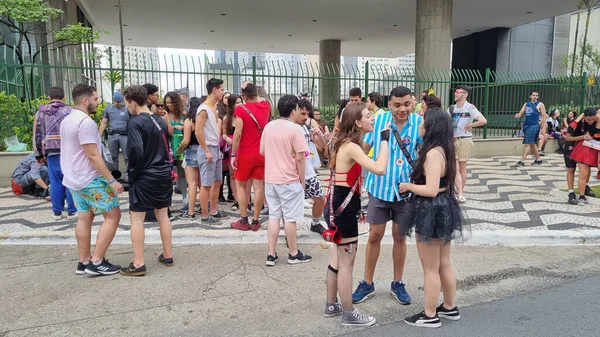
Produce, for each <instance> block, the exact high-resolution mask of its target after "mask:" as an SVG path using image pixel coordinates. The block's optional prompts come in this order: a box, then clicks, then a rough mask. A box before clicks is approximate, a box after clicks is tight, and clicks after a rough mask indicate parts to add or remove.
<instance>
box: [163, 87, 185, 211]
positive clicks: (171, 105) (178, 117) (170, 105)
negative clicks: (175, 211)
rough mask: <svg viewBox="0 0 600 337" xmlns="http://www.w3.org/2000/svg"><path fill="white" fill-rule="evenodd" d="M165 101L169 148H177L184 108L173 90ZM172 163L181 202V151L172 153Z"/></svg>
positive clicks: (183, 186) (182, 179) (180, 138)
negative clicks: (171, 128)
mask: <svg viewBox="0 0 600 337" xmlns="http://www.w3.org/2000/svg"><path fill="white" fill-rule="evenodd" d="M163 102H165V108H166V109H165V110H166V111H167V113H168V114H169V122H170V124H171V126H172V127H173V134H172V135H171V137H170V141H171V149H173V150H174V149H177V148H179V144H180V143H181V141H182V140H183V122H184V120H185V116H184V114H185V108H184V106H183V102H182V101H181V98H180V97H179V94H178V93H177V92H175V91H170V92H168V93H167V94H166V95H165V98H164V100H163ZM173 160H174V163H173V164H174V165H175V168H176V170H177V175H178V179H177V187H178V188H179V190H180V191H181V197H182V198H183V202H184V203H185V202H186V201H187V182H186V180H185V170H184V169H183V166H182V164H183V153H182V154H175V153H173ZM185 211H187V210H185V209H182V210H181V211H180V213H182V214H183V213H185Z"/></svg>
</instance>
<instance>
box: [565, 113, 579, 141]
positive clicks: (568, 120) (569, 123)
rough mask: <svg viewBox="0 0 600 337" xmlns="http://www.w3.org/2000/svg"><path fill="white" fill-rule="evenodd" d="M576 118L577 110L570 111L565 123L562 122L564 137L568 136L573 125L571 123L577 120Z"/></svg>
mask: <svg viewBox="0 0 600 337" xmlns="http://www.w3.org/2000/svg"><path fill="white" fill-rule="evenodd" d="M575 118H577V112H576V111H575V110H571V111H569V113H567V116H566V117H565V118H563V121H562V131H563V135H566V134H567V130H568V129H569V125H571V123H572V122H573V121H574V120H575Z"/></svg>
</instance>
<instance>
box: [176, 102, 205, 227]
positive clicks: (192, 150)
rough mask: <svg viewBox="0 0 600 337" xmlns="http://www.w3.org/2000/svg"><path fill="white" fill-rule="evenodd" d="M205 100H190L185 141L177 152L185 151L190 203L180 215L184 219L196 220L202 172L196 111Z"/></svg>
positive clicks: (185, 123) (184, 124) (184, 128)
mask: <svg viewBox="0 0 600 337" xmlns="http://www.w3.org/2000/svg"><path fill="white" fill-rule="evenodd" d="M203 98H204V99H202V98H198V97H192V98H191V99H190V108H189V110H188V113H187V118H186V119H185V122H184V123H183V140H182V141H181V144H179V147H178V148H177V151H176V154H178V155H181V154H182V153H183V152H184V151H185V164H186V166H185V180H186V182H187V189H188V203H187V205H184V207H183V209H182V213H181V214H180V215H179V217H180V218H183V219H194V218H196V214H195V209H196V196H197V194H198V182H199V181H200V171H199V170H198V167H199V165H198V154H197V153H198V139H197V138H196V135H195V134H194V130H196V111H197V110H198V107H199V106H200V104H202V103H203V102H204V100H206V96H203ZM184 210H185V212H184Z"/></svg>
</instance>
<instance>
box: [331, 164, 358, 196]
mask: <svg viewBox="0 0 600 337" xmlns="http://www.w3.org/2000/svg"><path fill="white" fill-rule="evenodd" d="M337 174H340V175H341V174H345V175H346V180H345V182H346V184H348V186H350V187H352V186H354V184H356V181H358V180H359V179H360V178H361V174H362V167H361V166H360V164H359V163H354V165H352V167H351V168H350V169H349V170H348V172H336V175H337ZM342 181H343V180H342ZM360 185H361V184H360V182H359V184H358V188H357V189H356V192H355V193H356V194H358V195H360V193H361V192H360Z"/></svg>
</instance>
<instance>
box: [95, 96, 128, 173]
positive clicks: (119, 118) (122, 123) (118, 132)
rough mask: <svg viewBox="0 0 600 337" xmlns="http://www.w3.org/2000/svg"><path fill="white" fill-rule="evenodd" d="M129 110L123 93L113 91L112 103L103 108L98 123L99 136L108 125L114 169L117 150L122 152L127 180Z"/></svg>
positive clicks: (117, 165)
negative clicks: (100, 121) (100, 120)
mask: <svg viewBox="0 0 600 337" xmlns="http://www.w3.org/2000/svg"><path fill="white" fill-rule="evenodd" d="M129 117H131V115H130V114H129V111H127V107H126V106H125V103H124V101H123V94H122V93H120V92H118V91H117V92H115V93H114V94H113V104H110V105H109V106H107V107H106V108H105V109H104V115H103V117H102V123H100V136H101V137H102V134H103V133H104V129H106V127H107V125H108V124H109V123H110V125H109V126H108V149H109V150H110V156H111V157H112V160H113V163H115V165H116V170H117V171H118V170H119V150H121V151H122V152H123V158H124V159H125V174H124V176H125V179H124V181H127V166H128V165H129V160H128V158H127V151H125V149H126V148H127V123H129Z"/></svg>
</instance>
